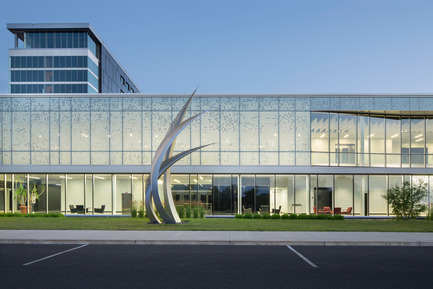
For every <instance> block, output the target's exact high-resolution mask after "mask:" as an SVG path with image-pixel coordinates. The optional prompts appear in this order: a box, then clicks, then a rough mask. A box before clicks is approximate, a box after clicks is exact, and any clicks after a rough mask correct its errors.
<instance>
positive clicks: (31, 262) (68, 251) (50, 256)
mask: <svg viewBox="0 0 433 289" xmlns="http://www.w3.org/2000/svg"><path fill="white" fill-rule="evenodd" d="M87 245H88V244H84V245H81V246H79V247H75V248H72V249H69V250H66V251H63V252H59V253H56V254H53V255H50V256H47V257H44V258H41V259H38V260H35V261H31V262H29V263H25V264H23V266H27V265H31V264H33V263H36V262H39V261H43V260H46V259H49V258H52V257H55V256H58V255H61V254H64V253H68V252H71V251H74V250H77V249H81V248H83V247H86V246H87Z"/></svg>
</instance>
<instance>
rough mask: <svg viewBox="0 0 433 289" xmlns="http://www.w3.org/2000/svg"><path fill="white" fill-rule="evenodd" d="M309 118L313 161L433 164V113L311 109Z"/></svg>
mask: <svg viewBox="0 0 433 289" xmlns="http://www.w3.org/2000/svg"><path fill="white" fill-rule="evenodd" d="M310 122H311V164H312V165H319V166H328V165H330V166H371V167H414V168H417V167H431V166H433V164H431V161H433V155H432V154H431V153H430V151H431V150H433V129H432V127H433V120H432V118H431V117H415V116H411V117H407V116H402V117H399V116H388V115H387V116H380V115H352V114H344V113H339V114H336V113H321V112H312V113H311V118H310ZM328 127H329V133H327V132H328ZM429 149H430V150H429ZM328 160H329V162H328ZM430 160H431V161H430Z"/></svg>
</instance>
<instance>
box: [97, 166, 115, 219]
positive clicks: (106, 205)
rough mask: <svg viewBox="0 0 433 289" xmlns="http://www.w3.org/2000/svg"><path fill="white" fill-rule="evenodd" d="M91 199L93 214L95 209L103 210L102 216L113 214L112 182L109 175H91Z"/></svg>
mask: <svg viewBox="0 0 433 289" xmlns="http://www.w3.org/2000/svg"><path fill="white" fill-rule="evenodd" d="M93 183H94V188H93V193H94V195H93V199H94V208H95V213H96V209H100V210H102V209H103V213H102V214H114V212H113V205H112V203H113V201H112V200H113V193H112V180H111V175H109V174H98V175H93Z"/></svg>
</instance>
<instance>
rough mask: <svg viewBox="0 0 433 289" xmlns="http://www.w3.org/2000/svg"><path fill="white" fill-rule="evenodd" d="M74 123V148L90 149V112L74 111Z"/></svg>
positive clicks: (72, 120)
mask: <svg viewBox="0 0 433 289" xmlns="http://www.w3.org/2000/svg"><path fill="white" fill-rule="evenodd" d="M71 125H72V150H74V151H89V150H90V113H89V112H76V111H73V112H72V115H71Z"/></svg>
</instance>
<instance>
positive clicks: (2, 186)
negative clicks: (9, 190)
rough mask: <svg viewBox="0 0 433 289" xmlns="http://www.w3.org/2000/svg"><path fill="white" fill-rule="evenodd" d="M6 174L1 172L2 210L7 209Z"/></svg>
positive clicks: (0, 209)
mask: <svg viewBox="0 0 433 289" xmlns="http://www.w3.org/2000/svg"><path fill="white" fill-rule="evenodd" d="M5 176H6V175H2V174H0V212H3V213H4V212H5V211H6V190H5V188H6V180H5Z"/></svg>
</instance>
